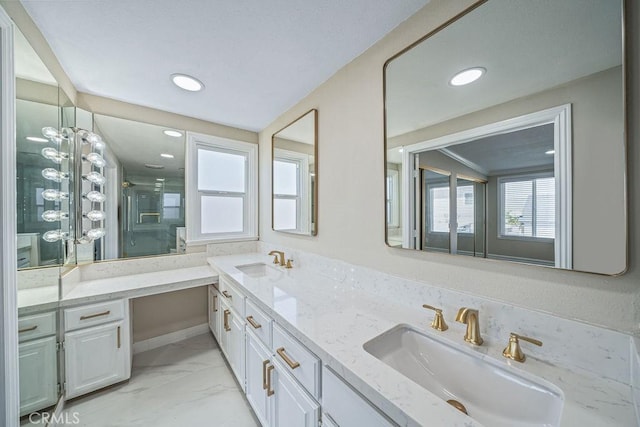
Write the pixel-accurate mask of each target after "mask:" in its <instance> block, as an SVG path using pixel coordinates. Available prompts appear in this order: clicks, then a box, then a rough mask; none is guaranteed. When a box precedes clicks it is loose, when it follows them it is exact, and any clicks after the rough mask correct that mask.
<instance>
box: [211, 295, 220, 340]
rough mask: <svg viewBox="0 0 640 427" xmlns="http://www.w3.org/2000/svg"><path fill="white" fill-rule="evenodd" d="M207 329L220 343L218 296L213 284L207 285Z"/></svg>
mask: <svg viewBox="0 0 640 427" xmlns="http://www.w3.org/2000/svg"><path fill="white" fill-rule="evenodd" d="M209 329H211V332H212V333H213V336H214V337H215V338H216V341H218V344H220V296H219V295H218V291H217V290H216V289H215V288H214V287H213V286H210V287H209Z"/></svg>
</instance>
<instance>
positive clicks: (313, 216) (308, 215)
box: [271, 110, 318, 236]
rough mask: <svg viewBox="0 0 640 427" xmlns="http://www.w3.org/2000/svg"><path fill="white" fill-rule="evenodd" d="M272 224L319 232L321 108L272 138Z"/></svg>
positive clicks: (286, 229)
mask: <svg viewBox="0 0 640 427" xmlns="http://www.w3.org/2000/svg"><path fill="white" fill-rule="evenodd" d="M271 158H272V160H273V162H272V180H271V184H272V186H271V189H272V191H271V194H272V226H273V229H274V230H275V231H282V232H286V233H294V234H304V235H311V236H315V235H316V234H317V233H318V220H317V218H318V177H317V171H318V110H311V111H309V112H308V113H306V114H304V115H303V116H302V117H300V118H298V119H296V120H295V121H294V122H293V123H291V124H289V125H287V126H286V127H285V128H284V129H282V130H280V131H278V132H276V133H275V134H274V135H273V137H272V157H271Z"/></svg>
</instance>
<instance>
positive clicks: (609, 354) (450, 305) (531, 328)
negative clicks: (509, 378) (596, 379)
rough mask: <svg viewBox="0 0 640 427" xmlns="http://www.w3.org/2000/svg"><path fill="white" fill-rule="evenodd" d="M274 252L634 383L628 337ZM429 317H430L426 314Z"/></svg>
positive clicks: (558, 361) (496, 339) (490, 338)
mask: <svg viewBox="0 0 640 427" xmlns="http://www.w3.org/2000/svg"><path fill="white" fill-rule="evenodd" d="M272 249H276V250H284V251H285V253H286V255H287V257H288V258H292V259H293V260H294V265H295V266H297V267H300V268H306V269H310V270H311V271H312V272H314V273H316V274H318V275H321V276H325V277H328V278H330V279H332V280H334V281H336V282H339V283H340V284H342V285H343V286H347V287H349V288H350V289H356V290H362V291H366V292H369V293H373V294H375V295H378V296H380V297H381V298H385V299H388V300H389V301H394V302H396V303H398V304H402V305H406V306H408V307H412V308H415V309H417V308H420V307H421V306H422V304H423V303H426V304H430V305H434V306H437V307H440V308H442V309H443V313H444V316H445V320H446V321H447V322H448V323H450V324H451V323H452V322H454V321H455V315H456V313H457V311H458V309H459V308H460V307H471V308H475V309H478V310H479V311H480V316H479V318H480V330H481V333H482V335H483V337H484V338H485V341H486V342H487V344H491V345H493V344H495V345H506V344H507V342H508V339H509V333H510V332H515V333H518V334H520V335H525V336H528V337H532V338H536V339H539V340H541V341H542V342H543V346H542V347H537V346H534V345H528V344H526V343H525V344H523V347H526V350H525V353H526V354H528V355H530V356H532V357H534V358H536V359H538V360H540V361H543V362H546V363H550V364H553V365H557V366H561V367H564V368H566V369H569V370H574V371H575V370H578V371H579V370H585V371H588V372H592V373H596V374H598V375H600V376H603V377H605V378H609V379H612V380H615V381H618V382H621V383H623V384H628V385H630V384H631V360H630V353H631V352H630V351H629V349H630V346H631V344H630V342H631V337H630V336H629V335H626V334H623V333H620V332H617V331H612V330H609V329H605V328H601V327H597V326H592V325H589V324H586V323H582V322H577V321H574V320H569V319H563V318H560V317H557V316H552V315H550V314H547V313H544V312H540V311H535V310H530V309H527V308H523V307H517V306H514V305H512V304H506V303H503V302H500V301H496V300H492V299H488V298H484V297H481V296H477V295H471V294H467V293H462V292H458V291H452V290H449V289H446V288H442V287H438V286H434V285H432V284H429V283H426V282H417V281H414V280H408V279H403V278H401V277H396V276H392V275H389V274H386V273H381V272H379V271H375V270H372V269H370V268H365V267H360V266H356V265H352V264H348V263H346V262H343V261H340V260H335V259H330V258H326V257H324V256H320V255H315V254H312V253H307V252H302V251H298V250H296V249H291V248H282V247H281V246H274V245H271V244H269V243H265V242H260V244H259V252H262V253H267V252H269V251H271V250H272ZM425 316H430V314H429V313H426V312H425ZM638 375H639V376H640V374H638ZM638 384H639V385H640V381H639V383H638Z"/></svg>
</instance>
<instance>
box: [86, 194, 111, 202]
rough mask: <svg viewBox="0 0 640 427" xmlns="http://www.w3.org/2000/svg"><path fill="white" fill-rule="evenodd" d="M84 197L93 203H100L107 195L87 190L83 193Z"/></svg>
mask: <svg viewBox="0 0 640 427" xmlns="http://www.w3.org/2000/svg"><path fill="white" fill-rule="evenodd" d="M82 197H84V198H85V199H87V200H88V201H90V202H94V203H102V202H104V201H105V200H107V197H106V196H105V195H104V194H102V193H101V192H99V191H89V192H88V193H87V194H85V195H83V196H82Z"/></svg>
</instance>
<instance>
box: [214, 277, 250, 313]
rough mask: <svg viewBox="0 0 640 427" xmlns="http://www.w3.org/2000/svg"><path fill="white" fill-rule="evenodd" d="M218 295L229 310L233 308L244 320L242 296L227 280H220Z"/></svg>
mask: <svg viewBox="0 0 640 427" xmlns="http://www.w3.org/2000/svg"><path fill="white" fill-rule="evenodd" d="M219 289H220V294H221V297H222V298H223V299H225V300H226V301H227V302H228V303H229V305H230V306H231V308H233V309H234V310H235V311H236V312H237V313H238V314H239V315H240V316H242V317H243V318H244V295H243V294H242V293H241V292H240V291H239V290H238V288H236V287H235V286H234V285H232V284H231V282H229V281H228V280H225V279H220V284H219Z"/></svg>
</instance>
